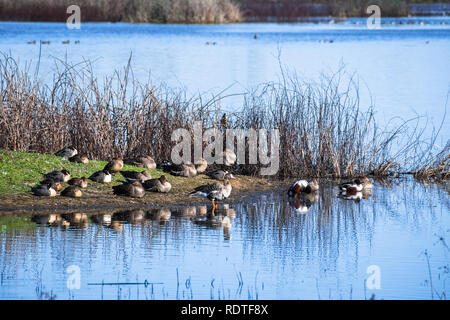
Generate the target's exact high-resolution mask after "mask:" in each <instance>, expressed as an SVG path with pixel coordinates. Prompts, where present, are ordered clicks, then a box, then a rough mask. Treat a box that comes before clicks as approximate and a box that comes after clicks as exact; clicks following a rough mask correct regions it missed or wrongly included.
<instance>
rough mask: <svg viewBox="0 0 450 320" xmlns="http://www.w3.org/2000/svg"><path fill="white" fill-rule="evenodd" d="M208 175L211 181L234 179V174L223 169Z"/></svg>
mask: <svg viewBox="0 0 450 320" xmlns="http://www.w3.org/2000/svg"><path fill="white" fill-rule="evenodd" d="M206 175H207V176H208V177H210V178H211V179H216V180H224V179H234V176H233V174H231V173H230V172H228V171H227V170H221V169H219V170H215V171H212V172H208V173H206Z"/></svg>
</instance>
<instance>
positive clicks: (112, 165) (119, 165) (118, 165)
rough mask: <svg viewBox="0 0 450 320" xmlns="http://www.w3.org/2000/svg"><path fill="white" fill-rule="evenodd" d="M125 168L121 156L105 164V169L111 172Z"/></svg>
mask: <svg viewBox="0 0 450 320" xmlns="http://www.w3.org/2000/svg"><path fill="white" fill-rule="evenodd" d="M122 169H123V160H122V159H120V158H114V159H112V160H111V161H110V162H108V163H107V164H106V166H105V170H107V171H109V172H110V173H116V172H119V171H120V170H122Z"/></svg>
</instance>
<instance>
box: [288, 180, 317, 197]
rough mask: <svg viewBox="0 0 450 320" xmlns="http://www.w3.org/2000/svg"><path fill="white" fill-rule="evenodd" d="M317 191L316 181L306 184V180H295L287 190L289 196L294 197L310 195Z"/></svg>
mask: <svg viewBox="0 0 450 320" xmlns="http://www.w3.org/2000/svg"><path fill="white" fill-rule="evenodd" d="M317 190H319V183H318V182H317V180H313V181H311V182H308V181H306V180H297V181H295V182H294V183H293V184H292V186H291V187H290V188H289V190H288V194H289V196H294V195H297V194H300V193H311V192H315V191H317Z"/></svg>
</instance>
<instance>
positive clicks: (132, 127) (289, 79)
mask: <svg viewBox="0 0 450 320" xmlns="http://www.w3.org/2000/svg"><path fill="white" fill-rule="evenodd" d="M55 63H56V64H58V66H59V68H58V70H60V71H59V72H58V73H56V74H52V75H50V76H49V77H50V79H49V78H47V79H41V78H39V77H37V76H35V75H32V74H30V73H29V72H28V71H27V70H26V69H23V68H21V67H20V65H18V64H17V63H16V61H14V60H13V59H12V58H11V57H8V56H2V57H1V58H0V101H1V104H0V149H7V150H15V151H22V152H38V153H54V152H56V151H57V150H59V149H61V148H62V147H65V146H67V145H74V146H75V147H76V148H77V149H78V150H80V152H83V153H87V155H88V157H89V158H90V159H103V160H104V159H111V158H112V157H115V156H120V157H124V158H126V157H133V156H137V155H139V154H150V155H151V156H153V157H154V159H155V160H156V161H157V162H161V161H164V160H168V159H171V152H172V149H173V147H174V146H175V144H176V143H177V142H175V141H172V140H171V137H172V133H173V130H175V129H178V128H185V129H188V130H190V131H191V137H192V139H193V132H192V128H193V126H194V122H195V121H201V122H202V126H203V131H205V130H206V129H208V128H216V129H218V130H223V128H222V127H221V125H220V119H221V117H222V115H223V113H224V111H223V110H222V109H221V99H220V97H219V96H215V97H213V98H210V97H204V96H199V97H187V95H186V93H185V91H182V90H176V89H170V88H167V87H166V86H164V85H161V86H154V85H153V84H152V83H151V82H148V83H141V82H139V81H137V80H135V79H134V78H133V77H132V71H131V68H130V65H129V64H128V66H127V67H126V68H125V69H124V70H118V71H116V72H114V73H113V75H112V76H111V77H107V78H105V80H104V82H101V81H99V80H98V79H97V78H96V77H95V76H94V73H93V71H92V69H91V67H90V65H89V64H88V63H86V64H85V65H83V64H81V65H80V64H79V65H76V66H72V65H66V64H64V63H62V62H60V61H56V62H55ZM282 74H283V76H282V78H281V79H280V81H279V82H270V83H264V84H261V85H260V86H259V87H257V88H255V89H254V90H252V91H248V92H246V93H245V95H244V98H245V100H244V104H243V106H242V108H241V109H240V111H239V110H238V111H236V112H234V113H228V122H227V125H226V128H230V129H243V130H248V129H266V130H268V132H270V130H272V129H277V130H278V131H279V135H280V143H279V146H280V147H279V148H280V159H279V160H280V161H279V168H280V170H278V172H277V174H276V175H275V176H273V178H281V179H283V178H286V177H299V176H303V177H322V178H340V177H352V176H357V175H363V174H364V175H366V174H368V175H374V176H388V175H395V174H398V173H400V172H418V171H420V170H421V169H424V168H426V169H427V170H423V171H422V172H423V173H424V175H426V173H427V172H433V170H430V169H432V168H435V167H436V166H435V164H438V168H440V169H439V170H440V171H442V172H444V173H445V172H447V173H448V170H449V158H448V157H446V155H448V154H449V149H450V145H449V144H447V146H445V147H443V148H442V147H439V146H436V144H435V137H436V135H437V134H438V132H439V128H438V129H437V130H436V132H435V134H434V135H433V136H431V137H428V138H427V137H425V136H424V132H425V127H423V126H422V125H421V122H420V118H416V119H409V120H397V121H392V122H391V123H390V124H389V125H387V126H380V125H378V124H377V122H376V121H375V117H374V108H373V106H365V107H364V108H362V107H360V102H359V96H360V93H359V90H358V85H357V81H356V79H354V78H353V77H351V76H350V77H347V76H346V74H345V73H344V72H343V71H342V70H340V71H338V72H337V73H335V74H331V75H324V76H322V77H321V80H320V81H318V82H312V81H305V80H303V79H300V78H298V77H297V76H296V75H295V74H292V75H288V74H287V73H286V72H284V71H283V72H282ZM444 117H445V116H444ZM442 123H444V121H443V122H442ZM236 143H237V142H236V141H233V144H234V145H235V146H236ZM205 147H206V142H204V146H203V148H205ZM270 147H271V145H270V140H269V142H268V148H270ZM438 148H439V149H440V150H439V151H441V152H440V154H439V155H437V149H438ZM439 159H443V160H442V161H438V160H439ZM191 160H192V161H193V159H191ZM245 163H249V161H248V148H247V150H246V159H245ZM24 165H26V163H24ZM60 165H61V164H60V163H59V164H58V166H57V167H58V169H61V168H59V166H60ZM92 165H97V167H96V168H97V169H99V168H100V167H101V166H103V165H104V163H98V164H96V163H95V162H94V163H93V164H92ZM261 167H263V165H262V164H261V161H259V164H252V165H249V164H244V163H243V161H241V164H240V165H238V166H237V167H235V168H233V170H234V171H235V173H238V174H245V175H257V174H258V172H259V170H260V168H261ZM48 169H50V168H48ZM74 169H76V168H74ZM80 173H81V172H80ZM434 175H435V174H434ZM435 176H441V177H448V175H447V174H441V175H435Z"/></svg>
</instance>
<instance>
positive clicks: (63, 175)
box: [44, 169, 70, 182]
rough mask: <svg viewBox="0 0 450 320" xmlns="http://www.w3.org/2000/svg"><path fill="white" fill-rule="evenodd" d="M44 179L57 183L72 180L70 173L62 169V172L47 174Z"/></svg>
mask: <svg viewBox="0 0 450 320" xmlns="http://www.w3.org/2000/svg"><path fill="white" fill-rule="evenodd" d="M44 178H45V179H49V180H53V181H56V182H67V181H69V180H70V172H69V171H67V170H66V169H62V170H61V171H52V172H49V173H47V174H45V175H44Z"/></svg>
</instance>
